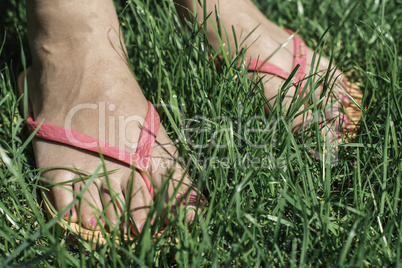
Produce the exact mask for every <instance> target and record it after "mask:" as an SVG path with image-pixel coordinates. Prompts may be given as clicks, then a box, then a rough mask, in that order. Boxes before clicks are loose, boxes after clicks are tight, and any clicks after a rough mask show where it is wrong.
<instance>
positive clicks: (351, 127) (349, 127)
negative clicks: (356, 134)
mask: <svg viewBox="0 0 402 268" xmlns="http://www.w3.org/2000/svg"><path fill="white" fill-rule="evenodd" d="M354 128H355V127H354V126H351V125H349V126H346V129H348V130H352V129H354Z"/></svg>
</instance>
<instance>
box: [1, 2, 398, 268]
mask: <svg viewBox="0 0 402 268" xmlns="http://www.w3.org/2000/svg"><path fill="white" fill-rule="evenodd" d="M255 2H256V4H257V5H258V6H259V7H260V9H261V10H262V11H263V12H264V13H265V14H266V15H267V16H268V17H269V18H270V19H271V20H273V21H275V22H277V23H278V24H279V25H281V26H284V27H287V28H290V29H292V30H298V34H299V35H300V36H301V37H303V39H304V40H305V41H306V43H307V44H308V45H309V46H310V47H312V48H315V46H316V45H317V44H319V40H320V39H321V37H322V35H323V34H324V32H325V31H326V30H327V29H328V28H329V30H328V32H327V34H326V35H325V36H324V37H323V43H321V44H322V45H320V46H319V47H318V48H317V49H318V51H319V52H320V53H321V54H324V55H326V56H331V55H332V56H333V57H334V59H335V61H336V62H338V63H339V67H340V68H341V69H342V70H343V71H344V72H345V73H346V74H347V76H348V78H349V79H350V80H351V81H353V82H355V83H357V84H358V85H359V86H360V87H361V88H362V89H363V91H364V109H363V111H362V120H361V127H360V130H359V132H358V134H357V136H356V138H355V139H354V140H353V141H352V142H351V143H349V144H343V145H340V146H339V151H338V152H337V157H338V158H337V161H336V162H333V161H332V162H331V161H329V159H328V158H323V159H321V160H320V159H316V158H315V157H314V156H313V155H312V154H310V153H309V152H308V150H307V149H306V146H307V147H308V148H313V149H314V150H317V151H318V152H321V153H322V152H323V149H322V146H318V145H317V143H318V142H319V143H320V144H325V143H323V142H324V141H323V139H322V138H321V135H319V134H317V133H319V132H318V131H317V130H318V129H315V130H313V132H312V134H311V135H312V137H315V139H314V140H313V139H311V140H309V141H308V142H305V143H302V142H300V140H299V139H298V137H299V135H300V134H298V133H293V132H292V131H291V127H290V126H291V120H292V116H288V117H286V119H285V120H276V119H277V118H279V117H280V116H281V115H282V113H281V107H280V105H276V106H275V107H273V112H272V113H271V114H270V115H269V116H267V117H266V119H264V109H263V106H264V103H265V100H264V98H263V96H262V94H261V85H259V84H258V83H254V82H252V81H250V80H249V79H248V78H247V76H246V75H245V74H246V70H236V69H235V68H233V66H235V64H232V63H233V62H232V60H231V59H228V63H229V65H228V64H226V63H225V64H223V67H222V68H221V69H220V70H216V68H214V67H213V66H212V63H211V61H210V60H208V54H207V52H206V50H202V48H206V47H208V41H207V40H205V38H204V36H203V34H201V33H200V32H199V29H198V27H197V26H196V25H193V24H191V23H190V30H187V31H186V30H184V28H183V26H181V25H180V24H179V23H178V21H177V19H176V18H175V16H174V11H173V8H172V5H171V4H169V3H168V2H166V1H163V2H162V3H161V4H159V5H156V4H155V3H154V1H145V0H144V1H131V2H130V4H129V5H128V6H127V7H125V6H124V5H125V4H122V3H116V6H117V10H118V12H119V15H120V16H119V18H120V20H121V22H122V23H124V25H125V26H124V27H123V32H124V39H125V40H124V41H125V43H126V45H127V48H128V54H129V57H130V58H131V62H130V63H131V65H132V68H133V71H134V73H135V75H136V77H137V80H138V82H139V83H140V85H141V88H142V89H143V90H144V92H145V95H146V96H147V98H148V99H149V100H150V101H152V102H153V103H157V104H165V106H163V105H160V106H159V107H158V108H157V109H158V111H159V113H160V115H161V120H162V123H163V125H164V126H165V127H166V128H167V131H168V133H169V135H170V136H171V138H172V139H173V140H175V141H177V147H178V149H179V152H180V156H181V157H182V158H183V160H184V162H185V163H187V164H188V172H189V174H190V176H191V177H192V178H193V179H194V181H195V183H196V185H198V187H199V188H200V189H201V190H202V191H203V193H204V195H205V196H206V198H207V199H208V201H209V207H208V208H207V209H206V210H205V211H204V212H205V214H204V219H203V220H202V221H196V224H195V225H194V226H193V227H192V228H190V232H189V231H187V226H185V225H183V224H182V223H181V221H180V219H177V220H176V221H175V225H171V226H169V227H168V228H167V229H166V233H165V235H164V236H162V237H161V238H158V239H154V240H151V239H150V233H149V232H148V231H146V232H144V233H143V234H142V235H140V236H139V237H138V238H136V240H135V241H133V242H130V241H129V242H124V243H122V244H121V245H116V244H115V243H114V242H111V241H109V243H107V244H106V245H104V246H100V247H99V248H98V249H97V250H91V249H90V247H89V245H88V244H87V243H86V242H84V241H82V242H81V243H78V244H77V245H71V244H69V243H68V242H67V240H66V238H65V237H60V236H59V235H58V234H57V233H56V231H55V228H54V226H56V225H57V223H56V220H55V219H54V220H51V221H48V220H47V217H46V213H45V212H44V210H43V209H42V208H41V202H42V198H41V195H40V192H39V188H38V184H37V182H38V180H39V173H38V171H37V170H35V161H34V156H33V151H32V148H31V146H30V144H29V142H27V141H29V139H30V137H29V134H28V133H27V132H26V130H25V128H24V127H25V121H24V119H23V116H22V115H21V114H20V113H19V111H18V97H17V96H16V77H17V75H18V73H19V72H20V71H21V70H22V69H23V66H24V65H29V62H30V56H29V52H28V51H29V48H28V46H27V36H26V27H25V24H24V23H25V22H24V19H25V11H24V5H23V4H21V3H20V1H2V2H1V3H0V15H1V16H0V17H1V19H0V25H2V26H4V30H1V32H0V36H1V40H0V44H1V51H0V64H1V65H0V90H1V93H0V104H1V106H0V146H1V147H0V178H1V182H0V183H1V187H0V194H1V199H0V252H1V255H0V264H2V265H0V266H2V267H3V266H4V267H6V266H74V267H75V266H99V265H101V266H113V267H126V266H156V267H160V266H180V267H189V266H191V267H199V266H207V267H209V266H213V267H221V266H242V267H243V266H273V267H288V266H292V267H296V266H301V267H305V266H324V267H327V266H337V267H347V266H348V267H368V266H370V267H388V266H393V267H400V266H401V265H402V261H401V258H402V256H401V254H402V252H401V248H402V213H401V196H402V195H401V179H402V89H401V77H400V74H401V73H402V66H401V59H402V58H401V57H402V53H401V46H400V45H401V44H400V42H401V40H402V8H401V7H402V3H401V1H397V0H395V1H374V0H368V1H361V2H359V1H330V0H321V1H317V0H310V1H308V0H290V1H279V0H273V1H265V0H259V1H257V0H256V1H255ZM0 29H3V27H2V28H0ZM3 40H4V42H3ZM24 54H25V55H26V57H25V56H24ZM230 64H231V65H230ZM296 102H297V100H295V105H297V103H296ZM278 103H279V102H278ZM171 107H179V109H172V108H171ZM290 114H291V113H290ZM256 115H257V116H259V117H258V118H254V119H253V120H251V121H250V118H252V117H253V116H256ZM197 116H202V117H203V120H196V119H197ZM272 122H276V124H272ZM246 123H248V124H249V125H248V127H253V128H254V130H257V131H254V132H247V131H245V124H246ZM197 129H202V130H205V131H204V132H197V131H196V130H197ZM213 133H214V135H212V134H213ZM253 144H254V145H261V146H253ZM196 145H198V146H196ZM326 145H328V144H326ZM256 147H259V148H256ZM327 156H329V154H328V155H327ZM250 159H251V160H252V159H254V160H255V159H258V160H260V162H259V163H256V164H254V165H252V163H250V161H249V160H250ZM211 161H214V162H211ZM92 178H93V177H92ZM158 209H159V208H158V207H156V208H155V213H157V212H158V211H159V210H158ZM179 215H180V216H181V215H183V213H179ZM180 216H179V217H180ZM133 243H134V245H135V250H132V245H133ZM86 248H87V249H89V250H85V249H86Z"/></svg>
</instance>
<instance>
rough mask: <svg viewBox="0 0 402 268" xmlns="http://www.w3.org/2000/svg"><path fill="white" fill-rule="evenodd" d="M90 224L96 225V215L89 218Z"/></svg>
mask: <svg viewBox="0 0 402 268" xmlns="http://www.w3.org/2000/svg"><path fill="white" fill-rule="evenodd" d="M89 226H91V227H95V226H96V219H95V217H92V218H91V219H90V220H89Z"/></svg>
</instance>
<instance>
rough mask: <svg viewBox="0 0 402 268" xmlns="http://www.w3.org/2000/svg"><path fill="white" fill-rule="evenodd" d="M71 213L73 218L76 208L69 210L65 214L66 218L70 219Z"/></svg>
mask: <svg viewBox="0 0 402 268" xmlns="http://www.w3.org/2000/svg"><path fill="white" fill-rule="evenodd" d="M70 212H71V217H73V216H74V214H75V207H73V208H72V209H70V210H68V211H67V212H66V214H64V218H68V217H70Z"/></svg>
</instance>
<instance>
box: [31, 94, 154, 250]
mask: <svg viewBox="0 0 402 268" xmlns="http://www.w3.org/2000/svg"><path fill="white" fill-rule="evenodd" d="M27 124H28V128H29V130H30V131H31V132H33V131H34V130H36V129H37V128H39V129H38V130H37V132H36V134H35V137H37V138H40V139H44V140H49V141H54V142H58V143H62V144H65V145H69V146H72V147H76V148H80V149H85V150H88V151H92V152H95V153H100V152H101V153H102V154H103V155H106V156H109V157H111V158H113V159H116V160H118V161H120V162H123V163H125V164H127V165H129V166H134V167H135V168H136V169H137V170H138V171H139V172H140V173H141V176H142V178H143V180H144V182H145V185H146V187H147V189H148V191H149V193H150V194H151V196H152V197H153V195H154V188H153V185H152V183H151V181H150V180H149V178H148V174H150V167H151V165H150V160H151V154H152V149H153V146H154V144H155V140H156V136H157V134H158V130H159V126H160V118H159V115H158V113H157V112H156V110H155V108H154V107H153V105H152V103H150V102H148V112H147V115H146V118H145V121H144V124H143V126H142V130H141V133H140V137H139V140H138V146H137V150H136V153H135V154H131V153H128V152H126V151H125V150H122V149H120V148H117V147H115V146H113V145H111V144H109V143H107V142H104V141H101V140H98V139H96V138H93V137H90V136H88V135H85V134H82V133H80V132H77V131H75V130H71V129H65V128H62V127H59V126H55V125H51V124H47V123H42V124H40V123H39V122H36V121H34V120H33V119H32V117H29V118H28V119H27ZM42 196H43V200H44V206H45V209H46V211H47V213H48V215H49V217H50V218H55V217H56V216H57V215H56V214H55V213H54V211H53V210H52V209H51V207H50V205H49V204H48V203H47V201H46V200H47V198H46V197H45V196H46V194H45V193H44V192H43V191H42ZM58 224H59V226H60V227H61V230H59V231H61V232H64V231H66V230H68V229H69V230H70V231H71V232H73V233H75V234H79V235H80V236H81V237H82V238H83V239H84V240H85V241H88V242H91V243H92V247H93V248H95V247H96V246H97V245H103V244H105V243H106V238H105V237H104V233H103V232H102V231H99V230H90V229H87V228H85V227H83V226H81V225H79V224H78V223H67V221H65V220H64V219H61V221H59V222H58ZM158 235H160V234H158ZM125 239H127V236H125ZM69 240H71V241H72V242H73V243H76V242H77V239H76V237H74V236H70V237H69Z"/></svg>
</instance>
